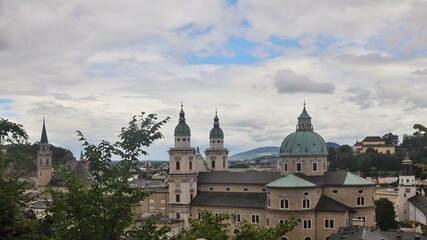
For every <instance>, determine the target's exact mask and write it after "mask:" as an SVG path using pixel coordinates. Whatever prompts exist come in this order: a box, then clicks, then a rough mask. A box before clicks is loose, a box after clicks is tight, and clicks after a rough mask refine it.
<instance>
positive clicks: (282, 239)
mask: <svg viewBox="0 0 427 240" xmlns="http://www.w3.org/2000/svg"><path fill="white" fill-rule="evenodd" d="M280 240H288V238H287V237H282V238H281V239H280Z"/></svg>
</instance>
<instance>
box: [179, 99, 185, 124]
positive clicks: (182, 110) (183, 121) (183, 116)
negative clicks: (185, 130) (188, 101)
mask: <svg viewBox="0 0 427 240" xmlns="http://www.w3.org/2000/svg"><path fill="white" fill-rule="evenodd" d="M179 123H185V113H184V105H183V103H182V102H181V111H180V112H179Z"/></svg>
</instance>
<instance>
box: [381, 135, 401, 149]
mask: <svg viewBox="0 0 427 240" xmlns="http://www.w3.org/2000/svg"><path fill="white" fill-rule="evenodd" d="M382 139H383V140H384V141H385V143H386V144H392V145H394V146H397V145H399V136H397V135H394V134H393V133H391V132H389V133H387V134H384V136H383V137H382Z"/></svg>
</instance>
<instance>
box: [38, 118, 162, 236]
mask: <svg viewBox="0 0 427 240" xmlns="http://www.w3.org/2000/svg"><path fill="white" fill-rule="evenodd" d="M168 120H169V117H167V118H165V119H163V120H160V121H158V120H157V115H155V114H149V115H147V116H145V113H144V112H143V113H142V114H141V115H139V116H134V117H133V118H132V120H131V121H130V122H129V124H128V126H127V127H124V128H122V129H121V133H120V134H119V139H120V140H119V141H117V142H115V143H113V144H112V143H109V142H107V141H101V142H100V143H99V144H98V145H94V144H90V143H89V142H88V141H87V140H86V138H85V137H84V136H83V134H82V133H81V132H80V131H77V132H78V136H79V137H80V141H81V142H82V145H83V146H84V148H85V157H86V159H87V160H88V161H89V168H90V171H91V174H92V177H93V181H92V182H91V184H90V185H89V186H86V185H85V184H84V181H83V180H82V179H81V178H79V177H78V176H75V175H73V174H71V173H70V172H69V170H67V169H64V168H63V169H62V170H61V172H62V174H63V176H64V178H65V186H66V188H67V192H61V191H56V190H54V189H50V190H49V193H50V194H51V196H52V203H51V204H50V206H48V209H47V214H46V216H45V218H44V220H43V224H44V226H46V228H47V231H46V234H48V235H49V237H50V238H54V239H82V240H83V239H94V240H97V239H100V240H101V239H102V240H106V239H124V238H126V237H128V236H139V235H140V234H142V233H143V232H144V231H145V230H146V229H144V228H138V227H132V225H133V223H134V220H135V216H134V206H135V204H137V203H140V201H142V200H143V199H144V198H145V197H146V196H147V194H148V193H146V192H144V191H143V190H141V189H140V188H132V187H130V185H129V184H128V178H129V177H131V172H132V171H133V170H135V169H136V168H137V163H138V157H139V156H141V155H147V152H146V151H145V150H144V149H143V148H145V147H149V146H150V145H151V144H152V143H153V142H154V141H155V140H157V139H160V138H162V137H163V135H162V134H161V133H160V132H159V130H160V128H161V126H162V125H163V124H165V123H166V122H167V121H168ZM113 156H118V157H119V158H120V159H121V161H120V162H119V163H117V164H112V161H111V158H112V157H113Z"/></svg>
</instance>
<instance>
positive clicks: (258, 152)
mask: <svg viewBox="0 0 427 240" xmlns="http://www.w3.org/2000/svg"><path fill="white" fill-rule="evenodd" d="M279 150H280V148H279V147H274V146H269V147H259V148H255V149H252V150H249V151H246V152H242V153H237V154H234V155H232V156H230V157H229V158H228V159H229V160H231V161H233V160H241V159H245V160H252V159H255V158H257V157H261V156H279Z"/></svg>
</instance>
